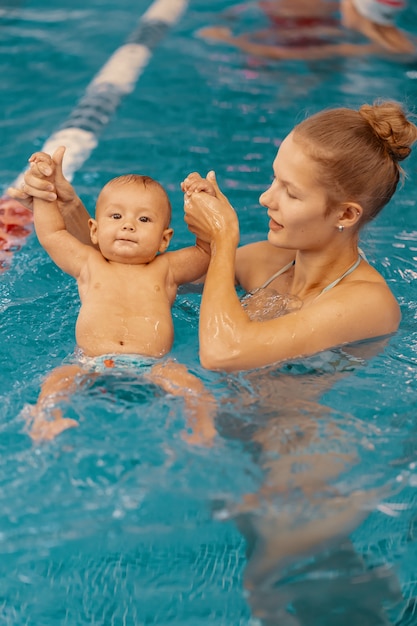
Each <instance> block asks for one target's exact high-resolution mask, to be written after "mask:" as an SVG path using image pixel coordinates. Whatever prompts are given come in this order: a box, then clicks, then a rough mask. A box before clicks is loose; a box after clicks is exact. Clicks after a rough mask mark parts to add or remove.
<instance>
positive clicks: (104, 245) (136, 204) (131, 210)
mask: <svg viewBox="0 0 417 626" xmlns="http://www.w3.org/2000/svg"><path fill="white" fill-rule="evenodd" d="M170 221H171V203H170V201H169V198H168V195H167V193H166V191H165V189H164V188H163V187H162V186H161V185H160V184H159V183H158V182H157V181H156V180H154V179H153V178H150V177H149V176H140V175H137V174H127V175H124V176H118V177H116V178H113V179H112V180H110V181H109V182H108V183H107V184H106V185H105V186H104V187H103V189H102V190H101V192H100V194H99V196H98V198H97V203H96V215H95V219H90V236H91V240H92V242H93V243H94V244H96V245H98V246H99V248H100V250H101V252H102V254H103V256H104V257H105V258H106V259H108V260H115V261H118V262H129V263H149V262H150V261H151V260H152V259H153V258H155V256H156V255H157V254H158V253H160V252H165V250H166V248H167V247H168V245H169V242H170V240H171V237H172V234H173V230H172V228H170V227H169V224H170Z"/></svg>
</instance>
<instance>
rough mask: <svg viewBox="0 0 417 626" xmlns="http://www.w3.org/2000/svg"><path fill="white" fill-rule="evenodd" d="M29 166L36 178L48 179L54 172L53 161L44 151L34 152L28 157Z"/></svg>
mask: <svg viewBox="0 0 417 626" xmlns="http://www.w3.org/2000/svg"><path fill="white" fill-rule="evenodd" d="M29 164H30V165H29V168H30V171H31V172H32V174H33V175H34V176H36V177H37V178H44V179H49V178H50V177H51V176H52V175H53V174H54V172H55V163H54V161H53V160H52V157H51V156H50V155H49V154H47V153H46V152H35V153H34V154H32V156H31V157H30V159H29Z"/></svg>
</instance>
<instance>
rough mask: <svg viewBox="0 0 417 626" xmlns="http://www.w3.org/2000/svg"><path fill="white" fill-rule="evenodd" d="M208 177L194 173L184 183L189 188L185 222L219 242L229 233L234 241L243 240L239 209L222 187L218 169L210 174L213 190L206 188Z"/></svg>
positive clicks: (205, 237)
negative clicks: (217, 179) (237, 209)
mask: <svg viewBox="0 0 417 626" xmlns="http://www.w3.org/2000/svg"><path fill="white" fill-rule="evenodd" d="M202 181H204V179H201V177H200V176H199V174H196V173H193V174H190V175H189V176H187V178H186V179H185V180H184V181H183V183H182V184H181V188H182V190H183V191H184V192H185V198H184V211H185V218H184V219H185V222H186V224H187V225H188V228H189V229H190V231H191V232H192V233H194V234H195V235H196V236H197V237H198V238H199V239H201V240H202V241H206V242H209V243H212V242H215V241H216V240H218V239H219V238H221V237H226V238H227V240H228V241H229V243H230V244H231V245H234V246H235V247H237V245H238V243H239V221H238V218H237V215H236V212H235V210H234V209H233V207H232V205H231V204H230V202H229V201H228V199H227V198H226V196H225V195H224V194H223V193H222V192H221V191H220V189H219V186H218V184H217V181H216V176H215V174H214V172H209V173H208V174H207V181H208V182H209V183H210V193H207V192H206V191H203V189H204V182H202Z"/></svg>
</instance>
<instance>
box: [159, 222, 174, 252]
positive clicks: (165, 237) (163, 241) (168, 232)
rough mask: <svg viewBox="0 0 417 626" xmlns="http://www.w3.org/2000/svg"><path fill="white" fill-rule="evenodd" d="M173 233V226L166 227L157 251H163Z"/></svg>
mask: <svg viewBox="0 0 417 626" xmlns="http://www.w3.org/2000/svg"><path fill="white" fill-rule="evenodd" d="M173 234H174V229H173V228H166V229H165V230H164V232H163V233H162V238H161V244H160V246H159V252H165V250H166V249H167V248H168V246H169V243H170V241H171V239H172V235H173Z"/></svg>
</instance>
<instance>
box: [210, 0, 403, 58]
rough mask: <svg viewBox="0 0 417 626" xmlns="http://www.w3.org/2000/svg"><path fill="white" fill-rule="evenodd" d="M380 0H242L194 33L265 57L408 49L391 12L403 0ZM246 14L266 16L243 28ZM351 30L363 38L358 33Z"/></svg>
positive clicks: (296, 56) (365, 53)
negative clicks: (257, 24)
mask: <svg viewBox="0 0 417 626" xmlns="http://www.w3.org/2000/svg"><path fill="white" fill-rule="evenodd" d="M385 1H386V0H381V2H379V1H378V0H342V1H341V2H340V3H339V2H329V1H327V0H318V1H317V2H314V3H312V2H309V1H308V0H296V1H295V2H290V1H289V0H275V1H274V0H265V1H262V0H261V1H260V2H258V3H243V4H239V5H236V6H235V7H232V8H231V9H230V10H228V11H226V12H224V13H223V16H222V17H223V18H224V19H225V20H227V22H228V23H227V25H224V26H223V25H219V26H209V27H205V28H202V29H200V30H199V31H198V34H199V36H200V37H203V38H204V39H208V40H215V41H222V42H224V43H227V44H230V45H233V46H235V47H237V48H240V49H241V50H243V51H244V52H247V53H249V54H253V55H255V56H261V57H265V58H270V59H294V60H315V59H324V58H329V57H332V56H335V55H336V56H347V57H349V56H362V55H368V54H381V53H384V52H385V53H387V52H390V53H394V54H396V55H397V54H407V55H409V54H413V53H414V52H415V45H414V43H413V42H412V40H411V38H410V36H409V35H408V34H406V33H404V32H403V31H401V30H400V29H399V28H397V27H396V26H395V24H394V20H395V17H396V15H397V14H398V12H399V11H400V10H402V9H403V8H404V6H403V2H402V1H401V0H394V3H393V8H391V3H390V4H389V5H388V7H389V10H388V11H387V12H385V10H384V9H385ZM374 5H375V6H374ZM254 11H255V13H254ZM248 14H251V16H252V17H254V16H257V18H259V19H262V18H265V17H266V18H267V20H268V24H267V26H266V28H260V29H255V30H253V29H250V30H248V29H247V28H246V24H244V22H245V15H248ZM231 19H232V20H233V21H234V24H233V30H232V28H231V27H230V20H231ZM237 20H239V23H238V22H237ZM246 21H247V20H246ZM255 21H256V20H255ZM252 22H253V20H252ZM349 30H350V31H351V33H349ZM239 31H240V32H239ZM357 33H359V34H360V35H363V36H365V37H366V39H367V40H368V41H363V40H362V37H360V38H358V35H357Z"/></svg>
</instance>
